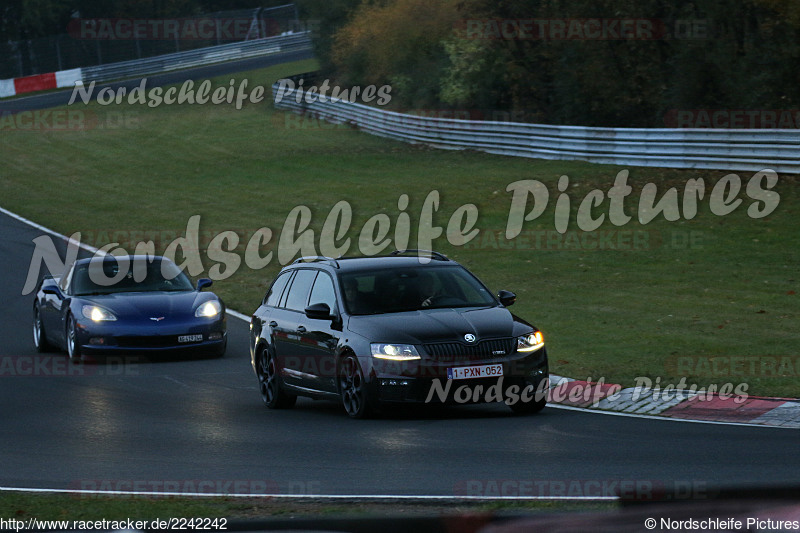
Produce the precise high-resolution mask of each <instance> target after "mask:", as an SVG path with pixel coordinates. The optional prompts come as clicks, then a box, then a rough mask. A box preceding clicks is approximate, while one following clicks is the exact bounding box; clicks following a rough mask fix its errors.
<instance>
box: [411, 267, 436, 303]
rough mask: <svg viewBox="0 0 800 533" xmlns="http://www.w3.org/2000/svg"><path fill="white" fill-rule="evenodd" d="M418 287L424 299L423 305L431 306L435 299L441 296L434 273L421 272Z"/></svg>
mask: <svg viewBox="0 0 800 533" xmlns="http://www.w3.org/2000/svg"><path fill="white" fill-rule="evenodd" d="M417 287H418V290H419V294H420V295H421V298H422V301H421V302H420V306H421V307H428V306H430V305H431V304H432V303H433V301H434V300H435V299H436V298H437V297H439V296H440V294H439V291H438V290H437V288H436V279H435V278H434V277H433V275H432V274H429V273H427V272H426V273H423V274H420V276H419V280H418V282H417Z"/></svg>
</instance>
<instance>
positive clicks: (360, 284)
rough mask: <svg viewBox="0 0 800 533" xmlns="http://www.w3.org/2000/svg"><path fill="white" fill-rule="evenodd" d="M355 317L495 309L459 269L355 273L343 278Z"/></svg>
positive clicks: (486, 294)
mask: <svg viewBox="0 0 800 533" xmlns="http://www.w3.org/2000/svg"><path fill="white" fill-rule="evenodd" d="M341 282H342V288H343V291H344V300H345V305H346V307H347V310H348V311H349V312H350V314H353V315H370V314H382V313H400V312H404V311H416V310H420V309H435V308H443V307H484V306H491V305H496V303H497V302H496V300H495V299H494V297H493V296H492V295H491V293H490V292H489V291H488V290H487V289H486V287H484V286H483V284H481V283H480V282H479V281H478V280H477V279H476V278H475V277H474V276H472V275H471V274H470V273H469V272H467V271H466V270H464V269H463V268H460V267H430V266H420V267H411V268H400V269H392V270H387V269H381V270H374V271H363V272H354V273H350V274H343V275H342V276H341Z"/></svg>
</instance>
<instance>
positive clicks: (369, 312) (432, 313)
mask: <svg viewBox="0 0 800 533" xmlns="http://www.w3.org/2000/svg"><path fill="white" fill-rule="evenodd" d="M515 300H516V296H515V295H514V293H512V292H509V291H500V293H499V294H498V295H497V296H496V297H495V296H494V295H492V293H491V292H490V291H489V290H488V289H487V288H486V286H485V285H484V284H483V283H481V281H480V280H478V279H477V278H476V277H475V276H474V275H473V274H472V273H470V272H469V271H468V270H467V269H466V268H464V267H463V266H462V265H460V264H458V263H457V262H455V261H453V260H451V259H448V258H447V257H445V256H444V255H442V254H440V253H437V252H430V251H425V250H405V251H396V252H393V253H392V254H390V255H389V256H384V257H353V258H339V259H331V258H327V257H313V258H300V259H298V260H297V261H295V262H294V263H293V264H291V265H287V266H286V267H284V268H283V269H282V270H281V272H280V274H278V276H277V277H276V278H275V280H274V281H273V282H272V285H271V286H270V288H269V290H268V291H267V293H266V295H265V296H264V299H263V301H262V302H261V305H260V306H259V307H258V309H257V310H256V311H255V313H254V314H253V316H252V319H251V322H250V357H251V363H252V366H253V370H254V371H255V373H256V376H257V378H258V382H259V387H260V390H261V396H262V398H263V400H264V403H265V404H266V405H267V407H270V408H276V409H277V408H287V407H292V406H294V404H295V401H296V400H297V397H298V396H307V397H311V398H315V399H331V400H334V401H338V402H341V403H342V405H343V406H344V408H345V411H346V412H347V414H348V415H349V416H351V417H353V418H363V417H365V416H368V415H369V414H370V413H373V412H376V411H379V410H380V409H381V408H382V407H386V406H389V405H391V404H397V403H408V402H414V403H475V402H497V401H502V402H505V403H506V404H507V405H508V406H509V407H510V408H511V409H512V410H513V411H514V412H516V413H533V412H538V411H540V410H541V409H542V408H543V407H544V406H545V404H546V392H547V378H548V367H547V350H546V348H545V345H544V338H543V336H542V333H541V332H540V331H539V330H538V329H536V328H535V327H534V326H532V325H530V324H529V323H528V322H525V321H524V320H522V319H520V318H518V317H516V316H515V315H513V314H511V313H510V312H509V311H508V309H507V308H508V307H509V306H510V305H512V304H513V303H514V301H515Z"/></svg>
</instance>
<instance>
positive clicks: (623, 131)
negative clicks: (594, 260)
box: [272, 74, 800, 174]
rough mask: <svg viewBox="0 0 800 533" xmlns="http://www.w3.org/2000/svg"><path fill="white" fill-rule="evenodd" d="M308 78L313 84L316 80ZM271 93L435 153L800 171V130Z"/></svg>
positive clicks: (286, 104)
mask: <svg viewBox="0 0 800 533" xmlns="http://www.w3.org/2000/svg"><path fill="white" fill-rule="evenodd" d="M307 76H308V78H307V81H306V85H307V86H308V85H310V83H309V82H308V79H313V74H310V75H307ZM272 90H273V98H274V100H275V106H276V107H277V108H281V109H288V110H292V111H294V112H296V113H310V114H312V115H314V116H315V117H318V118H320V119H325V120H327V121H329V122H334V123H342V124H348V125H351V126H352V127H355V128H358V129H360V130H363V131H365V132H369V133H372V134H374V135H380V136H383V137H389V138H392V139H397V140H401V141H406V142H411V143H424V144H427V145H431V146H434V147H438V148H447V149H456V150H462V149H473V150H480V151H484V152H488V153H493V154H502V155H512V156H522V157H532V158H540V159H551V160H582V161H589V162H592V163H605V164H614V165H632V166H648V167H666V168H696V169H717V170H740V171H759V170H763V169H765V168H771V169H773V170H775V171H776V172H782V173H792V174H798V173H800V131H798V130H742V129H736V130H734V129H731V130H726V129H696V128H695V129H666V128H653V129H646V128H587V127H579V126H550V125H542V124H524V123H514V122H497V121H478V120H457V119H449V118H430V117H421V116H415V115H409V114H403V113H396V112H392V111H385V110H382V109H379V108H375V107H370V106H367V105H363V104H359V103H353V102H350V101H347V100H342V101H338V102H331V101H330V100H328V101H326V102H322V101H320V99H319V98H317V95H309V99H312V98H311V96H313V97H314V98H313V100H314V101H312V102H311V103H308V102H306V101H305V95H304V94H303V92H302V91H298V90H289V89H288V88H285V87H284V88H282V87H281V84H280V82H278V83H276V84H275V85H273V86H272ZM279 95H280V96H281V98H280V101H279V102H278V101H277V100H278V96H279ZM298 95H300V97H299V98H298ZM298 99H299V100H300V103H298V102H297V100H298Z"/></svg>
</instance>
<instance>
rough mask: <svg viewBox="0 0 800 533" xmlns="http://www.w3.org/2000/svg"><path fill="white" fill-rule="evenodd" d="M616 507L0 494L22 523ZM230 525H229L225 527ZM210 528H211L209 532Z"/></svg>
mask: <svg viewBox="0 0 800 533" xmlns="http://www.w3.org/2000/svg"><path fill="white" fill-rule="evenodd" d="M617 508H618V504H617V503H616V502H591V501H585V502H580V501H576V502H568V501H527V502H526V501H516V502H501V501H498V502H469V501H463V502H458V503H437V502H424V503H417V502H385V503H384V502H369V501H350V500H347V501H336V500H324V499H322V500H298V499H274V498H269V497H263V498H258V497H252V498H229V497H224V496H220V497H211V496H209V497H195V498H187V497H171V496H168V497H144V496H129V497H125V496H114V497H111V496H95V495H80V494H71V495H67V494H53V493H42V494H29V493H21V492H3V493H2V494H0V517H2V518H4V519H6V520H8V519H11V518H13V519H16V520H20V521H26V520H28V519H30V518H35V519H38V520H69V521H74V520H79V521H97V520H107V521H123V520H128V519H131V520H144V521H152V520H155V519H163V520H166V519H169V518H226V519H228V520H231V521H233V520H235V521H247V520H260V519H270V518H272V519H286V518H296V517H303V516H315V517H318V518H319V517H324V516H335V517H347V516H354V517H373V516H387V515H388V516H392V515H395V516H398V517H409V516H442V515H460V514H467V515H475V514H478V513H481V514H485V513H550V512H609V511H612V510H614V509H617ZM228 525H230V524H228ZM215 529H216V528H215Z"/></svg>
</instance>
